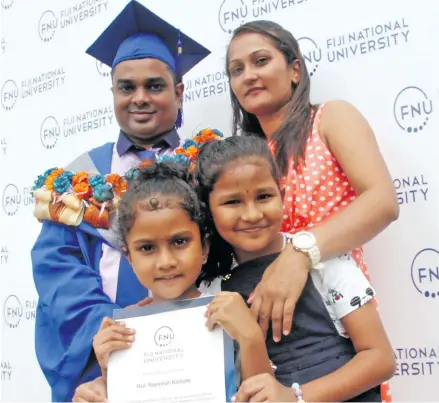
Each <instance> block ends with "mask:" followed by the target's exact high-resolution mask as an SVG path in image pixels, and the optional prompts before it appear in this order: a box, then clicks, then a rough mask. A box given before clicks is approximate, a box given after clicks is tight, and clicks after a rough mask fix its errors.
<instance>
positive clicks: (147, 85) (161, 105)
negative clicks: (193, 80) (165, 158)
mask: <svg viewBox="0 0 439 403" xmlns="http://www.w3.org/2000/svg"><path fill="white" fill-rule="evenodd" d="M183 89H184V86H183V84H182V83H180V84H175V82H174V76H173V74H172V71H171V70H170V68H169V67H168V65H166V64H165V63H163V62H162V61H160V60H157V59H137V60H126V61H123V62H121V63H119V64H118V65H117V66H116V67H115V68H114V71H113V95H114V111H115V115H116V119H117V122H118V123H119V126H120V128H121V129H122V130H123V131H124V132H125V133H126V134H127V135H128V136H129V137H130V138H131V139H132V140H134V141H135V142H137V143H139V144H149V143H151V142H152V141H154V138H155V137H157V136H159V135H161V134H162V133H164V132H166V131H169V130H171V129H172V128H173V127H174V125H175V121H176V120H177V114H178V109H179V108H180V107H181V101H182V97H183Z"/></svg>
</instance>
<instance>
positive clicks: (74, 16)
mask: <svg viewBox="0 0 439 403" xmlns="http://www.w3.org/2000/svg"><path fill="white" fill-rule="evenodd" d="M108 1H109V0H84V1H81V2H79V3H77V4H75V5H73V6H71V7H68V8H66V9H64V10H61V12H60V13H59V17H57V15H56V14H55V13H54V12H53V11H52V10H46V11H44V13H43V14H42V15H41V17H40V20H39V22H38V34H39V36H40V39H41V40H42V41H43V42H50V41H51V40H52V38H53V37H54V35H55V32H56V30H57V29H58V27H59V28H61V29H64V28H67V27H69V26H71V25H74V24H76V23H78V22H82V21H84V20H87V19H89V18H93V17H95V16H97V15H99V14H100V13H102V12H104V11H107V8H108Z"/></svg>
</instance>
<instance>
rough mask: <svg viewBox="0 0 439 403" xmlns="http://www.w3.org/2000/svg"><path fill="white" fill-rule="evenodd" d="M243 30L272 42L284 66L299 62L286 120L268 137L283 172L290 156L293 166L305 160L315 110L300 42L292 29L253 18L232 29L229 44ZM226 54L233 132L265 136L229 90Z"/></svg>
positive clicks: (253, 116)
mask: <svg viewBox="0 0 439 403" xmlns="http://www.w3.org/2000/svg"><path fill="white" fill-rule="evenodd" d="M245 33H257V34H260V35H263V36H265V37H266V38H268V39H270V40H271V42H272V43H273V45H274V46H275V47H276V48H277V49H278V50H279V51H280V52H282V53H283V55H284V56H285V61H286V63H287V65H291V64H292V63H293V62H294V61H295V60H299V62H300V81H299V83H298V84H297V85H294V84H293V83H291V86H292V87H293V95H292V97H291V99H290V101H289V102H288V105H287V109H286V111H285V119H284V121H283V122H282V124H281V126H280V127H279V129H277V130H276V132H274V133H273V134H272V136H271V138H272V139H273V142H274V145H275V148H276V161H277V163H278V165H279V169H280V171H281V172H282V174H283V175H285V174H286V172H287V170H288V163H289V160H290V158H291V157H293V159H294V164H295V165H296V166H297V164H298V162H299V160H300V159H302V160H304V159H305V158H304V155H305V146H306V141H307V139H308V136H309V132H310V130H311V127H312V114H313V112H314V110H315V109H316V105H312V104H311V102H310V89H311V81H310V77H309V74H308V70H307V68H306V64H305V60H304V59H303V56H302V54H301V52H300V49H299V44H298V43H297V40H296V39H295V38H294V37H293V35H292V34H291V32H289V31H287V30H286V29H284V28H282V26H280V25H279V24H276V23H275V22H272V21H265V20H261V21H252V22H248V23H246V24H243V25H241V26H240V27H239V28H237V29H236V30H235V31H234V32H233V35H232V39H231V41H230V43H232V41H233V40H234V39H235V38H237V37H238V36H240V35H242V34H245ZM229 46H230V45H229ZM228 53H229V52H228V51H227V56H226V71H227V74H228V76H229V87H230V97H231V103H232V109H233V128H232V134H233V135H236V134H237V133H238V132H239V131H242V132H243V133H244V134H246V133H252V134H255V135H257V136H259V137H262V138H266V136H265V134H264V132H263V130H262V128H261V125H260V124H259V121H258V119H257V117H256V116H255V115H253V114H251V113H249V112H246V111H245V110H244V108H243V107H242V106H241V104H240V103H239V101H238V98H237V97H236V95H235V94H234V93H233V91H232V88H231V85H230V71H229V67H228V66H229V55H228Z"/></svg>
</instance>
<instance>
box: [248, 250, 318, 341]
mask: <svg viewBox="0 0 439 403" xmlns="http://www.w3.org/2000/svg"><path fill="white" fill-rule="evenodd" d="M310 267H311V261H310V259H309V257H308V256H307V255H305V254H304V253H301V252H298V251H296V250H294V249H293V247H292V246H291V245H287V247H286V248H285V249H284V250H283V252H282V253H281V254H280V256H279V257H278V258H277V259H276V260H275V261H274V262H273V263H272V264H271V265H270V266H268V268H267V270H265V273H264V275H263V276H262V280H261V282H260V283H259V284H258V285H257V287H256V288H255V290H254V292H253V293H252V295H250V298H249V300H248V302H249V303H250V304H251V308H250V309H251V312H252V313H253V315H254V316H255V318H257V319H258V321H259V325H260V326H261V329H262V331H263V332H264V334H266V332H267V329H268V326H269V322H270V319H271V322H272V328H273V340H274V341H275V342H278V341H280V339H281V334H282V332H283V334H284V335H285V336H286V335H288V334H289V333H290V332H291V327H292V324H293V317H294V309H295V307H296V303H297V301H298V299H299V297H300V295H301V294H302V291H303V288H304V287H305V284H306V280H307V279H308V273H309V269H310Z"/></svg>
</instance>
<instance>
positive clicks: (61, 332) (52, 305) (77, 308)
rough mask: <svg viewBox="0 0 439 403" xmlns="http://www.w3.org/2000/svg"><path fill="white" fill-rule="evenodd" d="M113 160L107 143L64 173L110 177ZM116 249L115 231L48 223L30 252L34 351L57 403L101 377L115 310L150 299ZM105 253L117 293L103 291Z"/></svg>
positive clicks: (113, 146) (79, 159)
mask: <svg viewBox="0 0 439 403" xmlns="http://www.w3.org/2000/svg"><path fill="white" fill-rule="evenodd" d="M115 155H116V153H115V144H114V143H107V144H104V145H103V146H101V147H98V148H95V149H93V150H91V151H89V152H86V153H84V154H83V155H81V156H80V157H79V158H77V159H76V160H75V161H74V162H72V163H71V164H70V165H69V166H67V167H66V169H69V170H72V171H76V172H79V171H86V172H96V173H100V174H102V175H106V174H109V173H112V172H114V170H113V171H112V169H114V156H115ZM120 158H123V157H120ZM138 161H139V160H138ZM133 163H134V161H133ZM112 165H113V166H112ZM116 245H117V240H116V238H115V233H114V231H113V230H112V229H109V230H105V229H104V230H102V229H96V228H94V227H92V226H91V225H89V224H88V223H86V222H82V223H81V224H80V225H79V226H77V227H73V226H67V225H63V224H58V223H55V222H52V221H44V222H43V224H42V228H41V233H40V234H39V236H38V238H37V240H36V243H35V245H34V247H33V249H32V251H31V259H32V267H33V276H34V282H35V286H36V289H37V292H38V296H39V301H38V306H37V311H36V323H35V350H36V356H37V360H38V362H39V364H40V366H41V369H42V371H43V373H44V375H45V377H46V379H47V381H48V383H49V385H50V387H51V389H52V400H53V401H71V399H72V397H73V394H74V391H75V388H76V387H77V386H78V385H79V384H81V383H84V382H87V381H89V380H92V379H94V378H96V377H98V376H100V375H101V372H100V368H99V365H98V364H97V362H96V359H95V357H94V352H93V349H92V343H93V336H94V335H95V334H96V333H97V331H98V329H99V327H100V324H101V322H102V319H103V318H104V317H105V316H109V317H112V313H113V309H118V308H124V307H126V306H127V305H131V304H135V303H137V302H139V301H140V300H142V299H143V298H145V297H147V296H148V291H147V290H146V289H145V288H144V287H143V286H142V285H141V284H140V283H139V281H138V280H137V278H136V276H135V275H134V272H133V270H132V268H131V266H130V265H129V263H128V261H127V259H126V258H125V257H124V256H123V255H122V254H120V252H119V251H118V250H117V249H115V248H117V247H116ZM105 250H106V251H109V252H111V253H112V259H113V262H114V261H116V260H118V262H116V264H118V266H119V267H116V268H114V267H113V269H115V270H113V279H110V280H111V281H109V283H111V284H110V285H109V286H111V287H112V288H113V289H114V292H113V293H111V292H108V291H106V290H105V284H103V277H102V275H101V274H102V273H101V270H102V269H103V267H102V262H101V260H102V257H103V256H102V255H103V251H105ZM107 260H108V259H107ZM113 265H114V264H113ZM107 266H108V265H107ZM111 287H110V288H111ZM107 288H108V287H107Z"/></svg>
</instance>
